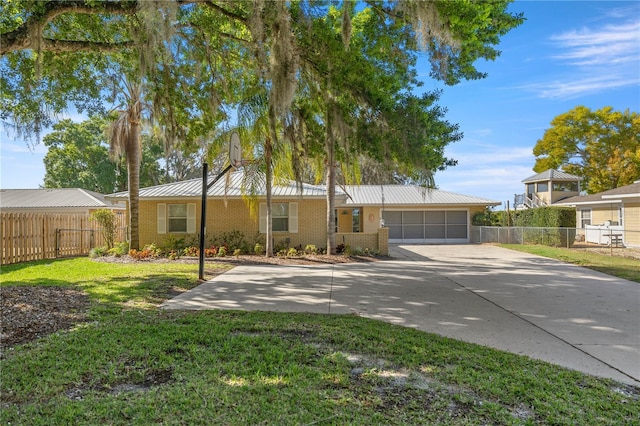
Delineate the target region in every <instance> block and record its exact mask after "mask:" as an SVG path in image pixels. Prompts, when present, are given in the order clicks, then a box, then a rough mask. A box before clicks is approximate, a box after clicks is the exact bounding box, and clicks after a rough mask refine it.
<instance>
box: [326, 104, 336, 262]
mask: <svg viewBox="0 0 640 426" xmlns="http://www.w3.org/2000/svg"><path fill="white" fill-rule="evenodd" d="M332 113H333V111H332V106H331V105H328V106H327V111H326V117H325V120H326V123H325V129H326V130H325V153H326V159H327V254H336V228H335V226H336V225H335V223H336V212H335V203H336V159H335V150H336V144H335V139H334V134H333V128H332V125H333V120H332V116H331V114H332Z"/></svg>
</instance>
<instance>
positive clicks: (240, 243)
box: [214, 230, 250, 253]
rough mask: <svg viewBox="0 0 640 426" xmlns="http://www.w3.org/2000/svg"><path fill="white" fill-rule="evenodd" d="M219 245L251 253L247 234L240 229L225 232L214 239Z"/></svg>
mask: <svg viewBox="0 0 640 426" xmlns="http://www.w3.org/2000/svg"><path fill="white" fill-rule="evenodd" d="M214 242H215V243H216V244H217V245H219V246H226V247H228V248H230V249H232V250H235V249H240V250H241V251H242V253H249V247H250V246H249V243H248V242H247V239H246V237H245V235H244V234H243V233H242V232H241V231H238V230H233V231H229V232H223V233H222V234H220V236H218V237H217V238H215V241H214Z"/></svg>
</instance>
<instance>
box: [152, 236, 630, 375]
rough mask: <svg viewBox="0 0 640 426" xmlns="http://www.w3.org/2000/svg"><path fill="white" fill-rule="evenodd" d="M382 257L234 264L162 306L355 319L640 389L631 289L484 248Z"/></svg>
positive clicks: (406, 249) (404, 249) (421, 249)
mask: <svg viewBox="0 0 640 426" xmlns="http://www.w3.org/2000/svg"><path fill="white" fill-rule="evenodd" d="M391 255H392V256H393V257H394V260H392V261H384V262H373V263H351V264H337V265H324V266H239V267H236V268H234V269H232V270H231V271H229V272H227V273H225V274H223V275H221V276H218V277H216V278H214V279H213V280H211V281H208V282H206V283H204V284H202V285H200V286H198V287H196V288H194V289H192V290H190V291H188V292H186V293H183V294H181V295H180V296H178V297H176V298H174V299H171V300H169V301H167V302H166V303H165V304H164V305H163V307H164V308H165V309H242V310H263V311H282V312H315V313H333V314H343V313H357V314H359V315H362V316H365V317H369V318H376V319H380V320H383V321H387V322H391V323H395V324H400V325H404V326H407V327H415V328H417V329H420V330H423V331H427V332H432V333H437V334H440V335H443V336H448V337H452V338H455V339H460V340H464V341H467V342H471V343H477V344H481V345H485V346H489V347H493V348H496V349H501V350H505V351H509V352H513V353H517V354H522V355H527V356H530V357H532V358H536V359H541V360H544V361H548V362H551V363H555V364H558V365H562V366H565V367H568V368H572V369H575V370H579V371H582V372H585V373H588V374H592V375H595V376H600V377H608V378H612V379H615V380H618V381H621V382H625V383H629V384H633V385H636V386H639V385H640V284H638V283H634V282H631V281H627V280H623V279H619V278H615V277H611V276H609V275H605V274H601V273H598V272H594V271H591V270H588V269H585V268H581V267H578V266H574V265H568V264H565V263H562V262H558V261H554V260H551V259H547V258H542V257H538V256H533V255H529V254H525V253H519V252H515V251H511V250H506V249H502V248H499V247H493V246H484V245H456V246H418V245H416V246H411V245H408V246H392V247H391Z"/></svg>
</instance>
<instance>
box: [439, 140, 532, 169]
mask: <svg viewBox="0 0 640 426" xmlns="http://www.w3.org/2000/svg"><path fill="white" fill-rule="evenodd" d="M532 151H533V147H515V148H505V147H503V146H489V145H486V146H483V147H482V149H478V147H475V148H474V149H467V150H465V149H459V150H458V149H456V150H455V151H454V150H451V151H447V155H448V156H450V157H453V158H454V159H456V160H458V164H459V165H464V167H465V168H469V167H473V166H474V165H478V167H483V166H484V167H486V166H487V165H491V164H497V165H501V164H514V163H519V162H528V163H530V164H532V165H533V158H534V156H533V152H532ZM474 172H475V171H474Z"/></svg>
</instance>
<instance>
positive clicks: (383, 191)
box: [345, 185, 500, 206]
mask: <svg viewBox="0 0 640 426" xmlns="http://www.w3.org/2000/svg"><path fill="white" fill-rule="evenodd" d="M345 191H346V193H347V201H346V203H345V204H346V205H387V206H389V205H405V206H410V205H425V204H429V205H498V204H500V202H498V201H493V200H489V199H486V198H480V197H473V196H470V195H464V194H457V193H454V192H448V191H442V190H439V189H428V188H424V187H420V186H408V185H406V186H405V185H349V186H346V187H345Z"/></svg>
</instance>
